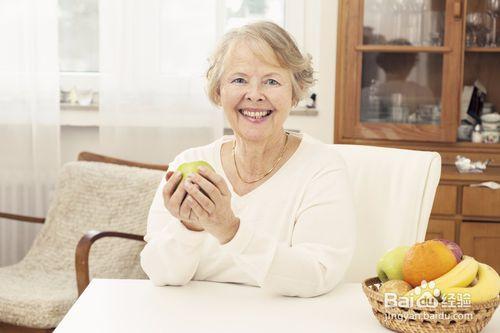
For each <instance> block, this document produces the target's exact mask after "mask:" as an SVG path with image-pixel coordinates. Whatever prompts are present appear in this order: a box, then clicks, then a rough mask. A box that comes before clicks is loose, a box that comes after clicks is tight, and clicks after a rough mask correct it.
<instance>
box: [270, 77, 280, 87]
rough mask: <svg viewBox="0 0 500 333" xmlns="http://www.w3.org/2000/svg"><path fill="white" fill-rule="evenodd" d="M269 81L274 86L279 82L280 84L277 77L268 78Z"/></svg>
mask: <svg viewBox="0 0 500 333" xmlns="http://www.w3.org/2000/svg"><path fill="white" fill-rule="evenodd" d="M267 83H269V84H270V85H272V86H276V85H278V84H280V83H279V82H278V81H276V80H275V79H268V80H267Z"/></svg>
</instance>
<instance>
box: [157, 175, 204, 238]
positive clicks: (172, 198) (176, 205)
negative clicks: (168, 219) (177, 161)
mask: <svg viewBox="0 0 500 333" xmlns="http://www.w3.org/2000/svg"><path fill="white" fill-rule="evenodd" d="M165 179H166V180H167V183H166V184H165V186H164V187H163V203H164V205H165V208H167V210H168V211H169V212H170V214H172V216H174V217H175V218H177V219H179V220H180V221H181V223H182V224H184V226H185V227H186V228H188V229H189V230H192V231H203V230H204V229H203V227H202V226H201V225H200V224H199V223H198V220H197V218H196V214H194V213H192V209H191V207H190V206H189V205H188V204H187V202H186V200H185V199H186V194H187V192H186V190H185V189H184V186H179V184H180V182H181V181H182V174H181V173H180V172H175V173H174V172H173V171H168V172H167V175H166V176H165Z"/></svg>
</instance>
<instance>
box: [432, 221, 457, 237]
mask: <svg viewBox="0 0 500 333" xmlns="http://www.w3.org/2000/svg"><path fill="white" fill-rule="evenodd" d="M436 238H444V239H447V240H450V241H453V242H455V221H454V220H441V219H430V220H429V225H428V226H427V232H426V234H425V240H429V239H436Z"/></svg>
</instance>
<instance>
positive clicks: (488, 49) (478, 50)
mask: <svg viewBox="0 0 500 333" xmlns="http://www.w3.org/2000/svg"><path fill="white" fill-rule="evenodd" d="M465 52H471V53H472V52H473V53H500V47H467V48H466V49H465Z"/></svg>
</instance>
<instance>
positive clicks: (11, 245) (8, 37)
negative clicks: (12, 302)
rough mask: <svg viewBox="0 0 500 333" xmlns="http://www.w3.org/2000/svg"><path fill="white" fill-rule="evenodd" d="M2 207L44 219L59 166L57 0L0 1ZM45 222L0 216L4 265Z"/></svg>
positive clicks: (14, 258)
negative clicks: (0, 42)
mask: <svg viewBox="0 0 500 333" xmlns="http://www.w3.org/2000/svg"><path fill="white" fill-rule="evenodd" d="M0 41H2V44H1V46H0V48H1V49H0V211H1V212H7V213H13V214H26V215H35V216H40V217H43V216H45V215H46V212H47V207H48V203H49V200H50V193H51V191H52V189H53V186H54V182H55V177H56V175H57V172H58V168H59V155H60V154H59V95H58V93H59V70H58V56H57V52H58V47H57V0H0ZM40 227H41V226H40V225H33V224H30V223H21V222H16V221H10V220H4V219H0V266H5V265H9V264H13V263H15V262H17V261H19V260H20V259H21V258H22V257H23V256H24V255H25V254H26V252H27V250H28V249H29V247H30V246H31V242H32V241H33V239H34V237H35V235H36V233H37V232H38V230H39V229H40Z"/></svg>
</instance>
